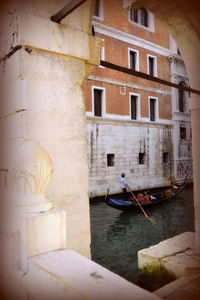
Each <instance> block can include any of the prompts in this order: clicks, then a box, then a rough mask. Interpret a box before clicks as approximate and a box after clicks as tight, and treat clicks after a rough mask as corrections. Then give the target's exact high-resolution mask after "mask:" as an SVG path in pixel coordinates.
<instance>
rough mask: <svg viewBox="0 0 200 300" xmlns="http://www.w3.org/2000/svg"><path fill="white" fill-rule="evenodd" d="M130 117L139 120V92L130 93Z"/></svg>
mask: <svg viewBox="0 0 200 300" xmlns="http://www.w3.org/2000/svg"><path fill="white" fill-rule="evenodd" d="M129 97H130V117H131V119H132V120H138V118H139V114H140V97H139V95H138V94H132V93H130V96H129Z"/></svg>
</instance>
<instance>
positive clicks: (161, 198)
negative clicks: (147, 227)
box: [105, 179, 186, 210]
mask: <svg viewBox="0 0 200 300" xmlns="http://www.w3.org/2000/svg"><path fill="white" fill-rule="evenodd" d="M185 185H186V179H185V181H184V183H183V184H180V185H172V186H169V187H164V188H160V189H158V190H154V191H152V192H148V194H147V195H146V196H147V197H145V191H141V192H138V193H134V196H135V197H133V196H131V195H130V196H129V198H128V199H127V200H124V199H122V198H121V199H120V198H116V197H114V196H110V195H109V192H108V193H107V195H106V197H105V200H106V204H107V205H108V206H111V207H113V208H116V209H119V210H136V209H140V208H139V206H142V207H148V208H150V207H152V206H154V205H156V204H160V203H162V202H166V201H169V200H171V199H174V198H176V197H177V196H178V195H179V194H180V193H181V192H182V191H183V189H184V188H185ZM138 195H139V197H138ZM121 197H123V195H122V196H121ZM134 198H136V199H137V200H135V199H134ZM138 202H139V204H138Z"/></svg>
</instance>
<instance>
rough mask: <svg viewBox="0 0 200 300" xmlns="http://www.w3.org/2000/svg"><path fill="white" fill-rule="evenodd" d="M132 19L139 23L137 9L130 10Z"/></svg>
mask: <svg viewBox="0 0 200 300" xmlns="http://www.w3.org/2000/svg"><path fill="white" fill-rule="evenodd" d="M130 19H131V21H133V22H135V23H138V10H137V9H131V10H130Z"/></svg>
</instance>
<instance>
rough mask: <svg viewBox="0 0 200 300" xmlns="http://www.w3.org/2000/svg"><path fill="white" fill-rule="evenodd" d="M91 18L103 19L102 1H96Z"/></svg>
mask: <svg viewBox="0 0 200 300" xmlns="http://www.w3.org/2000/svg"><path fill="white" fill-rule="evenodd" d="M93 16H94V17H95V18H98V19H103V3H102V0H96V1H95V6H94V12H93Z"/></svg>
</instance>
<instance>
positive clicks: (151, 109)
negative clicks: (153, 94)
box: [150, 99, 156, 121]
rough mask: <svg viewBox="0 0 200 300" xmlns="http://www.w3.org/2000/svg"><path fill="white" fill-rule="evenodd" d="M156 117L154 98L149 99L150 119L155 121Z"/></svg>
mask: <svg viewBox="0 0 200 300" xmlns="http://www.w3.org/2000/svg"><path fill="white" fill-rule="evenodd" d="M155 118H156V100H155V99H150V120H151V121H155Z"/></svg>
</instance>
